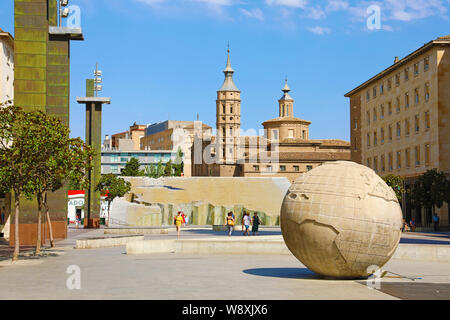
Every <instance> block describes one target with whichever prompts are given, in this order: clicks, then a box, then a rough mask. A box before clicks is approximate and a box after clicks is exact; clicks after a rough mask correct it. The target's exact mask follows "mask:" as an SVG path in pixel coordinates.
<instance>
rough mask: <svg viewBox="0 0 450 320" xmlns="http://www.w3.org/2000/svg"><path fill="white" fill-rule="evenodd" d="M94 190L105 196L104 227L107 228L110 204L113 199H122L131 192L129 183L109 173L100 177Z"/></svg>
mask: <svg viewBox="0 0 450 320" xmlns="http://www.w3.org/2000/svg"><path fill="white" fill-rule="evenodd" d="M95 190H96V191H100V193H101V194H106V198H105V200H106V202H107V203H108V220H107V222H106V225H107V226H109V216H110V208H111V203H112V202H113V201H114V199H115V198H117V197H119V198H120V197H123V196H124V195H125V194H126V193H127V192H129V191H130V190H131V183H130V182H128V181H125V180H124V179H122V178H120V177H117V176H116V175H114V174H112V173H110V174H105V175H103V176H102V177H101V179H100V182H99V183H98V185H97V186H96V189H95Z"/></svg>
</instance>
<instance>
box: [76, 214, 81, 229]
mask: <svg viewBox="0 0 450 320" xmlns="http://www.w3.org/2000/svg"><path fill="white" fill-rule="evenodd" d="M75 224H76V226H77V229H78V228H79V227H80V224H81V217H80V216H79V215H78V214H77V216H76V217H75Z"/></svg>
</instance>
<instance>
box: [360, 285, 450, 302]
mask: <svg viewBox="0 0 450 320" xmlns="http://www.w3.org/2000/svg"><path fill="white" fill-rule="evenodd" d="M358 283H360V284H362V285H364V286H365V285H366V282H365V281H358ZM377 290H378V291H381V292H383V293H386V294H388V295H391V296H393V297H396V298H399V299H404V300H450V284H449V283H418V282H384V281H382V282H381V284H380V289H377Z"/></svg>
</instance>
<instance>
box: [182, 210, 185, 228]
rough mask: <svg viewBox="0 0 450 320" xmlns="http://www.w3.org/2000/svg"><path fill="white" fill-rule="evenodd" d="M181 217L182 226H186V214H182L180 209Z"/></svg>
mask: <svg viewBox="0 0 450 320" xmlns="http://www.w3.org/2000/svg"><path fill="white" fill-rule="evenodd" d="M181 217H182V218H183V224H182V226H183V227H184V226H186V215H185V214H184V212H183V211H181Z"/></svg>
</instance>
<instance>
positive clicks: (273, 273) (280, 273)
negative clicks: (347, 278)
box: [242, 268, 322, 279]
mask: <svg viewBox="0 0 450 320" xmlns="http://www.w3.org/2000/svg"><path fill="white" fill-rule="evenodd" d="M242 272H244V273H246V274H251V275H254V276H260V277H273V278H286V279H322V277H320V276H319V275H318V274H316V273H314V272H312V271H311V270H309V269H307V268H258V269H247V270H243V271H242Z"/></svg>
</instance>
